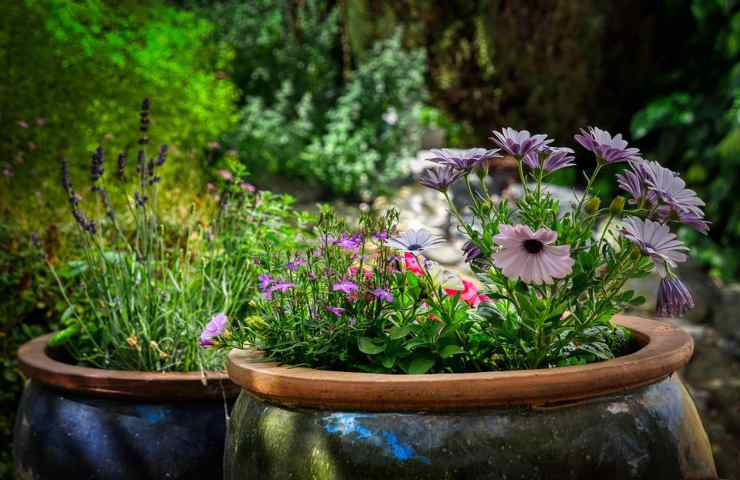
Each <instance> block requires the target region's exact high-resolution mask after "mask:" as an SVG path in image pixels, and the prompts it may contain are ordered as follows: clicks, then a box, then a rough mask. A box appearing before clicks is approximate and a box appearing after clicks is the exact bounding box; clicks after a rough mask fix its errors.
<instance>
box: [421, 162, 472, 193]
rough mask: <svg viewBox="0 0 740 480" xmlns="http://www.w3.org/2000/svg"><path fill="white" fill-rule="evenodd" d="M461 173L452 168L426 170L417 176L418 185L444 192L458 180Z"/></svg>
mask: <svg viewBox="0 0 740 480" xmlns="http://www.w3.org/2000/svg"><path fill="white" fill-rule="evenodd" d="M462 173H463V172H462V171H460V170H456V169H455V168H453V167H434V168H427V169H426V170H424V171H423V172H421V175H419V183H420V184H422V185H424V186H425V187H429V188H433V189H434V190H439V191H440V192H446V191H447V189H448V188H449V187H450V185H452V184H453V183H455V182H456V181H457V180H458V179H459V178H460V176H461V175H462Z"/></svg>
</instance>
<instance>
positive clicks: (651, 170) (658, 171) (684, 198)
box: [642, 162, 704, 217]
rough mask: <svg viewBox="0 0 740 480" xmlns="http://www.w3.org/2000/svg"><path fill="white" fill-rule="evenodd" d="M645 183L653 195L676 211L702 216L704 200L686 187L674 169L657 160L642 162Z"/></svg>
mask: <svg viewBox="0 0 740 480" xmlns="http://www.w3.org/2000/svg"><path fill="white" fill-rule="evenodd" d="M642 168H644V170H645V174H646V178H645V183H646V184H647V187H648V189H649V190H650V191H651V192H652V193H654V195H655V197H656V198H657V199H658V200H659V201H660V202H661V203H664V204H665V205H667V206H668V207H670V208H671V210H673V211H675V212H676V213H681V212H688V213H691V214H693V215H694V216H696V217H703V216H704V211H703V209H702V207H704V201H703V200H702V199H701V198H699V197H698V196H697V195H696V192H695V191H693V190H691V189H689V188H686V182H684V181H683V179H682V178H681V177H680V176H679V175H678V174H677V173H676V172H674V171H672V170H670V169H668V168H665V167H663V166H661V165H660V164H659V163H658V162H644V164H643V166H642Z"/></svg>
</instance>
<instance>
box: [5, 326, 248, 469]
mask: <svg viewBox="0 0 740 480" xmlns="http://www.w3.org/2000/svg"><path fill="white" fill-rule="evenodd" d="M50 337H51V335H45V336H42V337H38V338H36V339H34V340H31V341H30V342H28V343H26V344H24V345H23V346H22V347H21V348H20V349H19V351H18V363H19V366H20V369H21V371H23V373H24V374H25V375H26V376H27V377H28V378H29V381H28V383H27V384H26V387H25V389H24V391H23V397H22V399H21V402H20V404H19V406H18V416H17V419H16V425H15V468H16V475H17V478H19V479H60V478H65V479H66V478H70V479H72V478H79V479H160V478H168V479H186V478H187V479H190V478H192V479H200V478H221V475H222V461H223V444H224V435H225V430H226V412H227V408H230V406H231V404H233V399H234V398H235V397H236V395H237V394H238V391H239V388H238V387H237V386H235V385H234V384H233V383H231V382H230V381H229V380H228V377H227V376H226V374H225V373H210V374H208V381H207V384H206V385H203V383H202V382H201V380H202V379H201V374H200V373H199V372H193V373H148V372H133V371H116V370H103V369H97V368H84V367H77V366H74V365H71V364H68V363H63V362H61V361H59V360H57V357H56V356H55V352H53V351H51V350H50V349H48V348H47V343H48V340H49V338H50Z"/></svg>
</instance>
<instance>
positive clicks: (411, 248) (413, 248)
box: [408, 243, 421, 251]
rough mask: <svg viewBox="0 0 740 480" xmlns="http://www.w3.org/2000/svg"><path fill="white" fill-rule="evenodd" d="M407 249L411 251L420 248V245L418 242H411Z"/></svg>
mask: <svg viewBox="0 0 740 480" xmlns="http://www.w3.org/2000/svg"><path fill="white" fill-rule="evenodd" d="M408 249H409V250H411V251H414V250H421V245H419V244H418V243H412V244H411V245H409V246H408Z"/></svg>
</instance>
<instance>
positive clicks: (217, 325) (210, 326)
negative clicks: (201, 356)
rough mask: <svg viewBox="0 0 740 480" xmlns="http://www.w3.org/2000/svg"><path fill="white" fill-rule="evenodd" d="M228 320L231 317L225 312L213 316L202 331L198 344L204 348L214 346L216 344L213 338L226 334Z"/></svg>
mask: <svg viewBox="0 0 740 480" xmlns="http://www.w3.org/2000/svg"><path fill="white" fill-rule="evenodd" d="M228 322H229V319H228V317H227V316H226V315H225V314H224V313H223V312H220V313H217V314H216V315H214V316H213V317H211V320H210V321H209V322H208V323H207V324H206V326H205V327H204V328H203V331H202V332H201V333H200V338H199V339H198V344H199V345H200V346H201V347H203V348H208V347H212V346H213V345H214V341H213V339H214V338H217V337H220V336H221V335H223V334H224V332H225V331H226V325H227V324H228Z"/></svg>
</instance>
